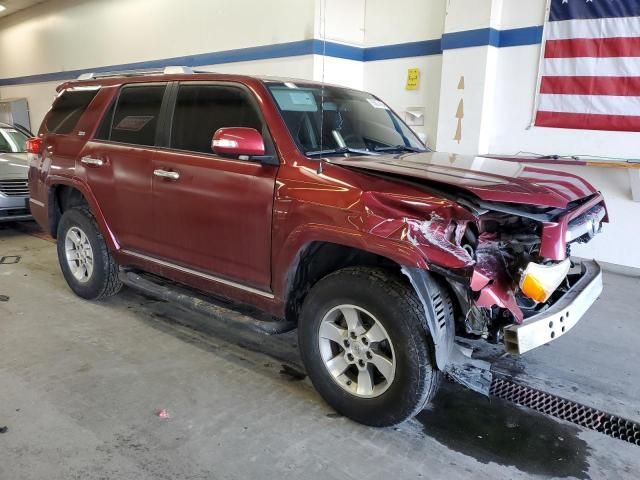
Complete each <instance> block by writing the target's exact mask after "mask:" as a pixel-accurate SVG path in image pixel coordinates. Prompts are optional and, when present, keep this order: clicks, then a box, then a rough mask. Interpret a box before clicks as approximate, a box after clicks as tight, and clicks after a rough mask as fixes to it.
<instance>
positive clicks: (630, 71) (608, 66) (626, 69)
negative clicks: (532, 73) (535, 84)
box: [542, 57, 640, 77]
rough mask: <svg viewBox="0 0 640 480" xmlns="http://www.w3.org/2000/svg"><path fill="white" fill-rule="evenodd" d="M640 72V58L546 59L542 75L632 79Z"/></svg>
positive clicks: (543, 63)
mask: <svg viewBox="0 0 640 480" xmlns="http://www.w3.org/2000/svg"><path fill="white" fill-rule="evenodd" d="M638 72H640V57H619V58H593V57H578V58H545V59H544V60H543V61H542V74H543V75H546V76H558V77H566V76H571V75H576V76H579V77H630V76H637V75H638Z"/></svg>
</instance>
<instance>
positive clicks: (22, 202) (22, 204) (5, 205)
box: [0, 123, 31, 222]
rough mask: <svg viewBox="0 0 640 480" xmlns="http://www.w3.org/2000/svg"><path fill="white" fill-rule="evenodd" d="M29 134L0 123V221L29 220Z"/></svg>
mask: <svg viewBox="0 0 640 480" xmlns="http://www.w3.org/2000/svg"><path fill="white" fill-rule="evenodd" d="M29 133H30V132H29V131H28V130H26V129H25V128H23V127H20V126H11V125H7V124H6V123H0V222H11V221H19V220H31V212H30V210H29V187H28V184H27V177H28V172H29V163H28V161H27V152H26V147H25V143H26V141H27V138H29Z"/></svg>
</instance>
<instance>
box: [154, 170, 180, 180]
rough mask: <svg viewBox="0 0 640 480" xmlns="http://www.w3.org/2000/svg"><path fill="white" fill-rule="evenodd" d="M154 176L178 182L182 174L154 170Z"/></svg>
mask: <svg viewBox="0 0 640 480" xmlns="http://www.w3.org/2000/svg"><path fill="white" fill-rule="evenodd" d="M153 174H154V175H155V176H156V177H162V178H168V179H170V180H178V179H179V178H180V174H179V173H178V172H169V171H167V170H162V169H161V168H158V169H156V170H154V171H153Z"/></svg>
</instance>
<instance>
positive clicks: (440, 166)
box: [327, 152, 597, 208]
mask: <svg viewBox="0 0 640 480" xmlns="http://www.w3.org/2000/svg"><path fill="white" fill-rule="evenodd" d="M522 160H524V161H526V159H521V161H511V160H498V159H495V158H488V157H473V156H464V155H455V154H448V153H441V152H424V153H411V154H405V155H379V156H354V157H348V158H329V159H327V161H328V162H330V163H332V164H335V165H341V166H344V167H350V168H355V169H361V170H368V171H374V172H382V173H387V174H392V175H401V176H403V177H408V178H412V179H418V180H426V181H427V182H429V183H431V184H433V185H434V186H438V187H440V188H442V187H443V186H444V187H447V186H451V187H454V188H456V189H459V190H464V191H467V192H470V193H472V194H473V195H475V196H477V197H478V198H480V199H481V200H484V201H492V202H509V203H521V204H527V205H535V206H539V207H553V208H565V207H566V206H567V204H569V203H570V202H573V201H575V200H579V199H581V198H584V197H588V196H590V195H592V194H594V193H596V192H597V190H595V189H594V188H593V187H592V186H591V185H590V184H589V183H588V182H586V181H585V180H583V179H582V178H580V177H578V176H577V175H572V174H570V173H565V172H559V171H555V170H550V169H546V168H540V167H537V166H533V165H531V164H526V163H523V162H522Z"/></svg>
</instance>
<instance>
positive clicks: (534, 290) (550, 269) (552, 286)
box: [520, 258, 571, 303]
mask: <svg viewBox="0 0 640 480" xmlns="http://www.w3.org/2000/svg"><path fill="white" fill-rule="evenodd" d="M570 268H571V262H570V260H569V259H568V258H567V259H566V260H564V261H562V262H560V263H556V264H553V265H540V264H538V263H533V262H531V263H529V265H527V268H526V269H525V270H524V272H523V273H522V277H521V278H520V290H522V293H524V294H525V295H526V296H527V297H529V298H530V299H531V300H534V301H536V302H538V303H541V302H546V301H547V300H549V297H550V296H551V294H552V293H553V292H555V291H556V289H557V288H558V287H559V286H560V284H561V283H562V281H563V280H564V279H565V278H566V276H567V273H569V269H570Z"/></svg>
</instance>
